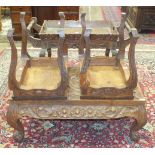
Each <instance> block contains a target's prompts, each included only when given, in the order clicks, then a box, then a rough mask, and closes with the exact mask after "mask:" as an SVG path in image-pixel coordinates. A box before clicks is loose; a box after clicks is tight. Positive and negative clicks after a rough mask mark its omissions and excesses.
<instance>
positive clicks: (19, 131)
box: [7, 103, 24, 142]
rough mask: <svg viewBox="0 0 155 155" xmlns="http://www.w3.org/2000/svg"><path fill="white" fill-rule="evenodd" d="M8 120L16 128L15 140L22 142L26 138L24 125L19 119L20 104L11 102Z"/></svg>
mask: <svg viewBox="0 0 155 155" xmlns="http://www.w3.org/2000/svg"><path fill="white" fill-rule="evenodd" d="M7 122H8V124H9V125H10V126H11V127H13V128H14V129H15V130H16V132H15V133H14V135H13V138H14V140H15V141H17V142H22V140H23V138H24V127H23V125H22V123H21V122H20V120H19V111H18V105H17V104H15V103H10V105H9V109H8V111H7Z"/></svg>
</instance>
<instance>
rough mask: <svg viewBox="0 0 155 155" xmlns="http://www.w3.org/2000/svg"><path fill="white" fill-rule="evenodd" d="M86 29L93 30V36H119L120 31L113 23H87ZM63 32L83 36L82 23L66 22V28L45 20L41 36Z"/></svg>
mask: <svg viewBox="0 0 155 155" xmlns="http://www.w3.org/2000/svg"><path fill="white" fill-rule="evenodd" d="M86 28H88V29H92V31H91V34H102V35H117V36H118V31H117V30H116V29H114V27H113V25H112V23H111V22H105V21H86ZM61 30H64V33H65V34H81V32H82V26H81V22H80V21H73V20H69V21H65V24H64V27H61V25H60V21H59V20H45V21H44V23H43V25H42V28H41V30H40V33H39V34H40V35H43V34H58V32H59V31H61Z"/></svg>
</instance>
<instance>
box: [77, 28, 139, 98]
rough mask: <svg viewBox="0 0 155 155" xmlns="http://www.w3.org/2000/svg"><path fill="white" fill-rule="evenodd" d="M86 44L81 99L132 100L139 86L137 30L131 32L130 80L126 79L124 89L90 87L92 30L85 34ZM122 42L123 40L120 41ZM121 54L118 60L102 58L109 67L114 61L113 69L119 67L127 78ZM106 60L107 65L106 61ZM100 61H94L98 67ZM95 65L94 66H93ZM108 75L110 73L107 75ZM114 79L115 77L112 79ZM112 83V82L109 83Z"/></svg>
mask: <svg viewBox="0 0 155 155" xmlns="http://www.w3.org/2000/svg"><path fill="white" fill-rule="evenodd" d="M84 38H85V42H86V53H85V58H84V62H83V65H82V68H81V74H80V82H81V91H82V96H81V98H113V99H114V98H120V99H121V98H129V99H132V98H133V97H134V96H133V90H134V89H135V88H136V86H137V70H136V65H135V45H136V42H137V39H138V35H137V30H136V29H132V30H131V36H130V39H129V40H130V48H129V51H128V59H129V73H130V76H129V79H126V86H125V87H124V88H115V87H103V88H92V87H91V86H90V82H91V81H89V80H88V78H87V76H88V75H87V71H88V68H89V66H91V62H92V60H91V59H93V58H91V57H90V49H91V48H90V44H91V40H90V30H87V31H86V32H85V36H84ZM120 41H121V40H120ZM120 52H122V51H119V52H118V55H117V59H116V58H115V59H114V58H109V57H106V58H105V59H104V57H103V58H100V59H101V60H100V61H102V65H105V66H108V65H110V62H112V61H113V67H117V69H120V70H121V72H122V74H123V75H124V76H125V78H126V75H125V72H124V69H123V68H124V66H123V65H122V63H120V57H119V55H120ZM105 60H106V63H104V61H105ZM100 61H98V59H96V60H95V61H94V63H95V65H96V66H100V65H101V64H98V62H100ZM93 65H94V64H93ZM107 74H108V73H107ZM105 76H106V75H105ZM112 78H114V77H112ZM109 82H111V81H109Z"/></svg>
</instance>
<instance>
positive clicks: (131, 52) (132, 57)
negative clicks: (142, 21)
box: [127, 28, 138, 89]
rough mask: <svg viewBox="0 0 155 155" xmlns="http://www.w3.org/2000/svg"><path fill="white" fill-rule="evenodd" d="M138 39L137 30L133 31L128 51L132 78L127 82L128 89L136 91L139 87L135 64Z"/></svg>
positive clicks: (133, 29)
mask: <svg viewBox="0 0 155 155" xmlns="http://www.w3.org/2000/svg"><path fill="white" fill-rule="evenodd" d="M137 39H138V33H137V29H135V28H132V29H131V40H130V47H129V51H128V59H129V71H130V76H129V79H128V81H127V84H128V87H129V88H131V89H134V88H136V87H137V81H138V79H137V69H136V63H135V46H136V42H137Z"/></svg>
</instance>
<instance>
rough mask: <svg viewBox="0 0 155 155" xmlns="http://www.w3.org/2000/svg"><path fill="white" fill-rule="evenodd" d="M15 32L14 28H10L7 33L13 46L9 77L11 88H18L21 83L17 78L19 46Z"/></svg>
mask: <svg viewBox="0 0 155 155" xmlns="http://www.w3.org/2000/svg"><path fill="white" fill-rule="evenodd" d="M13 32H14V30H13V29H10V30H9V31H8V34H7V38H8V40H9V42H10V46H11V63H10V70H9V79H8V83H9V88H10V89H11V90H14V89H18V87H19V84H18V82H17V80H16V67H17V48H16V46H15V43H14V40H13Z"/></svg>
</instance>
